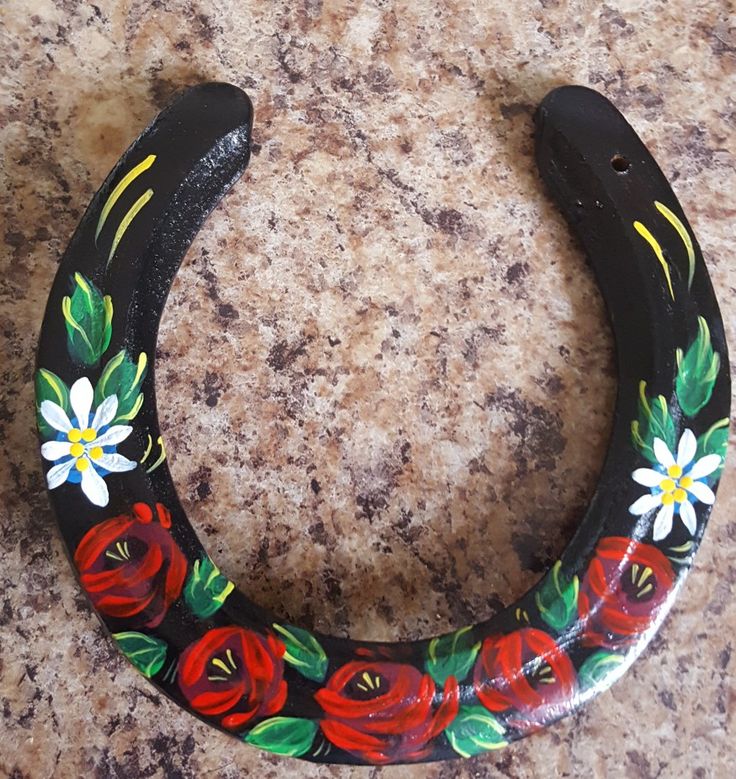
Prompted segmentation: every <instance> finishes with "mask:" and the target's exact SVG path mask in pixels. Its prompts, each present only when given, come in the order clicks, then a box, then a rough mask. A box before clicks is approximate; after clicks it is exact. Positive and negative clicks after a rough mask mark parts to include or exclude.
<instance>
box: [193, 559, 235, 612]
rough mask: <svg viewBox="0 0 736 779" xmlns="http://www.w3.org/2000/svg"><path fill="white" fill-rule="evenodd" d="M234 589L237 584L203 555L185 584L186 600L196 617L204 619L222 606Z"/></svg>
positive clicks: (196, 562)
mask: <svg viewBox="0 0 736 779" xmlns="http://www.w3.org/2000/svg"><path fill="white" fill-rule="evenodd" d="M234 589H235V585H234V584H233V583H232V582H231V581H229V580H228V579H227V578H226V577H225V576H223V575H222V574H221V573H220V570H219V569H218V567H217V566H216V565H215V564H214V563H213V562H212V560H210V558H209V557H203V558H202V559H201V560H196V561H195V563H194V565H193V566H192V572H191V573H190V574H189V578H188V579H187V583H186V584H185V585H184V600H185V601H186V603H187V605H188V606H189V608H190V609H191V610H192V612H193V614H194V615H195V616H196V617H199V618H200V619H204V618H206V617H211V616H212V615H213V614H214V613H215V612H216V611H217V610H218V609H220V608H222V604H223V603H225V599H226V598H227V596H228V595H229V594H230V593H231V592H232V591H233V590H234Z"/></svg>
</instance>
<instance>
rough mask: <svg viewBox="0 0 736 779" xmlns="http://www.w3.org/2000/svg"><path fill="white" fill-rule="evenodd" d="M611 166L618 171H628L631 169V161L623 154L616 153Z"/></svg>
mask: <svg viewBox="0 0 736 779" xmlns="http://www.w3.org/2000/svg"><path fill="white" fill-rule="evenodd" d="M611 167H612V168H613V169H614V170H615V171H616V173H626V171H627V170H628V169H629V161H628V160H627V159H626V157H624V156H623V155H621V154H614V156H613V157H611Z"/></svg>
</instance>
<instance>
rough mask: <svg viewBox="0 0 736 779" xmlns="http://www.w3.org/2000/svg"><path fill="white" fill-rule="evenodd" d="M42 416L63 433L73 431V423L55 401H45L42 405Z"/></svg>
mask: <svg viewBox="0 0 736 779" xmlns="http://www.w3.org/2000/svg"><path fill="white" fill-rule="evenodd" d="M41 416H42V417H43V418H44V419H45V420H46V421H47V422H48V423H49V424H50V425H51V427H53V428H54V430H58V431H59V432H61V433H68V432H69V431H70V430H71V429H72V423H71V422H70V421H69V417H68V416H67V415H66V411H64V409H63V408H62V407H61V406H59V405H58V404H56V403H54V401H53V400H44V401H43V402H42V403H41Z"/></svg>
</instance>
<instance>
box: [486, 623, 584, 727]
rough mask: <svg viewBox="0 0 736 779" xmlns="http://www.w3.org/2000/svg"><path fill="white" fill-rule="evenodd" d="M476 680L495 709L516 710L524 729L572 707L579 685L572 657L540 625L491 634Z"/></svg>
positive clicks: (518, 725)
mask: <svg viewBox="0 0 736 779" xmlns="http://www.w3.org/2000/svg"><path fill="white" fill-rule="evenodd" d="M473 682H474V686H475V691H476V693H477V694H478V698H479V699H480V702H481V703H482V704H483V705H484V706H485V707H486V708H487V709H488V710H489V711H494V712H498V711H506V710H507V709H514V710H515V711H516V712H518V714H519V715H520V718H519V719H516V720H515V721H514V722H513V724H514V725H516V726H517V727H519V728H521V729H524V730H528V729H530V728H536V727H539V726H541V725H544V724H546V723H548V722H551V721H552V720H555V719H558V718H559V717H561V716H562V715H563V714H565V713H566V712H567V711H569V709H570V706H571V704H572V701H573V699H574V696H575V691H576V686H577V685H576V675H575V669H574V667H573V664H572V662H571V661H570V658H569V657H568V656H567V655H566V654H565V652H564V651H563V650H562V649H561V648H560V647H559V646H558V645H557V642H556V641H555V640H554V639H553V638H552V636H549V635H547V633H545V632H544V631H542V630H537V629H535V628H521V629H520V630H515V631H514V632H513V633H510V634H509V635H507V636H500V637H491V638H487V639H486V640H485V641H484V642H483V646H482V647H481V650H480V654H479V656H478V660H477V662H476V665H475V674H474V679H473Z"/></svg>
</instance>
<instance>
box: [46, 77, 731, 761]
mask: <svg viewBox="0 0 736 779" xmlns="http://www.w3.org/2000/svg"><path fill="white" fill-rule="evenodd" d="M251 117H252V110H251V105H250V102H249V100H248V98H247V97H246V95H245V94H244V93H243V92H241V91H240V90H239V89H237V88H236V87H233V86H230V85H227V84H204V85H201V86H197V87H194V88H192V89H189V90H187V91H185V92H184V93H183V94H181V95H180V96H179V97H178V99H176V100H175V101H174V102H173V103H172V104H171V105H170V106H169V107H168V108H167V109H166V110H164V111H163V112H162V113H161V114H160V116H159V117H158V118H157V119H156V121H155V122H154V123H153V124H152V125H151V126H150V127H149V128H148V129H147V130H146V131H145V132H144V133H143V134H142V135H141V136H140V138H139V139H138V140H137V141H136V142H135V143H134V144H133V146H132V147H131V148H130V149H129V150H128V151H127V152H126V153H125V155H124V156H123V158H122V160H121V161H120V163H119V164H118V165H117V167H116V168H115V169H114V170H113V171H112V173H111V174H110V176H109V178H108V179H107V181H106V182H105V184H104V185H103V187H102V189H101V190H100V192H99V193H98V195H97V196H96V197H95V198H94V200H93V201H92V204H91V205H90V207H89V209H88V211H87V213H86V215H85V216H84V218H83V220H82V222H81V224H80V226H79V229H78V230H77V232H76V233H75V235H74V237H73V239H72V241H71V244H70V246H69V249H68V250H67V252H66V254H65V256H64V258H63V260H62V262H61V266H60V268H59V272H58V275H57V277H56V280H55V282H54V285H53V288H52V290H51V294H50V297H49V302H48V308H47V311H46V316H45V319H44V323H43V328H42V332H41V339H40V348H39V354H38V370H37V373H36V407H37V417H38V429H39V436H40V439H41V457H42V461H43V465H44V471H45V476H46V482H47V485H48V489H49V495H50V498H51V502H52V504H53V506H54V508H55V510H56V514H57V516H58V519H59V524H60V527H61V531H62V534H63V536H64V539H65V541H66V543H67V545H68V548H69V551H70V554H71V557H72V560H73V563H74V566H75V567H76V570H77V572H78V575H79V581H80V583H81V585H82V587H83V588H84V590H85V591H86V593H87V595H88V597H89V599H90V601H91V602H92V605H93V606H94V608H95V609H96V610H97V612H98V614H99V615H100V617H101V619H102V620H103V622H104V624H105V625H106V626H107V628H108V629H109V631H110V633H111V634H112V637H113V639H114V640H115V641H116V642H117V644H118V646H119V648H120V650H121V651H122V652H123V653H124V654H125V655H126V656H127V657H128V659H129V660H130V661H131V663H133V665H134V666H135V667H136V668H137V669H138V671H140V673H142V674H143V675H144V676H146V677H147V678H148V679H150V680H151V682H152V683H153V684H155V685H156V686H157V687H158V688H159V689H160V690H161V691H162V692H163V693H165V694H166V695H168V696H169V697H170V698H172V699H173V700H174V701H176V702H177V703H178V704H179V705H180V706H183V707H184V708H186V709H188V710H189V711H191V712H193V713H194V714H196V715H198V716H199V717H201V718H202V719H204V720H206V721H207V722H209V723H211V724H212V725H214V726H215V727H217V728H220V729H222V730H224V731H227V732H228V733H231V734H232V735H233V736H235V737H236V738H238V739H241V740H242V741H245V742H247V743H249V744H253V745H255V746H257V747H260V748H261V749H265V750H269V751H271V752H274V753H276V754H279V755H289V756H293V757H301V758H304V759H307V760H312V761H315V762H328V763H358V764H361V763H365V764H376V765H380V764H386V763H404V762H406V763H409V762H416V761H426V760H439V759H447V758H453V757H470V756H472V755H479V754H482V753H484V752H488V751H490V750H496V749H499V748H501V747H504V746H506V745H507V744H509V743H510V742H512V741H515V740H517V739H519V738H522V737H523V736H526V735H527V734H529V733H532V732H533V731H535V730H537V729H539V728H542V727H544V726H546V725H549V724H550V723H552V722H554V721H555V720H557V719H559V718H560V717H562V716H564V715H566V714H569V713H570V712H571V711H573V710H574V709H576V708H577V707H578V706H580V705H581V704H582V703H583V702H585V701H586V700H587V699H589V698H591V697H592V696H594V695H596V694H597V693H599V692H601V691H602V690H604V689H606V688H607V687H608V686H609V685H610V684H611V683H612V682H613V681H614V680H615V679H616V678H617V677H619V676H620V675H621V674H622V673H623V672H624V671H625V669H626V668H627V667H628V666H629V665H630V664H631V662H632V661H633V660H634V659H635V658H636V656H637V655H638V654H639V653H640V652H641V651H642V649H643V648H644V647H645V645H646V644H647V642H648V641H649V639H650V638H651V637H652V635H653V634H654V632H655V631H656V630H657V628H658V626H659V625H660V623H661V622H662V620H663V619H664V617H665V614H666V613H667V611H668V610H669V608H670V606H671V605H672V601H673V598H674V596H675V593H676V592H677V589H678V587H679V586H680V584H681V582H682V580H683V577H684V575H685V573H686V572H687V570H688V568H689V567H690V565H691V563H692V560H693V556H694V554H695V551H696V550H697V547H698V545H699V543H700V540H701V538H702V535H703V531H704V529H705V524H706V521H707V519H708V515H709V513H710V511H711V507H712V505H713V502H714V500H715V493H716V489H717V486H718V479H719V477H720V475H721V472H722V469H723V463H724V457H725V455H726V446H727V439H728V420H729V399H730V385H729V367H728V357H727V352H726V344H725V342H724V335H723V326H722V323H721V317H720V315H719V311H718V306H717V303H716V300H715V297H714V294H713V290H712V288H711V284H710V281H709V278H708V274H707V271H706V268H705V265H704V263H703V258H702V255H701V253H700V250H699V248H698V244H697V242H696V240H695V238H694V236H693V234H692V231H691V229H690V227H689V225H688V223H687V220H686V219H685V216H684V214H683V212H682V209H681V208H680V206H679V204H678V202H677V200H676V199H675V196H674V195H673V193H672V191H671V189H670V187H669V185H668V184H667V181H666V179H665V178H664V176H663V174H662V173H661V171H660V170H659V168H658V167H657V165H656V163H655V162H654V160H653V159H652V157H651V156H650V154H649V153H648V152H647V150H646V148H645V147H644V145H643V144H642V143H641V141H640V140H639V139H638V137H637V136H636V134H635V133H634V131H633V130H632V129H631V127H630V126H629V125H628V124H627V123H626V121H625V120H624V118H623V117H622V116H621V115H620V114H619V113H618V111H616V109H615V108H614V107H613V106H612V105H611V104H610V103H609V102H608V101H607V100H606V99H605V98H604V97H602V96H601V95H599V94H597V93H595V92H593V91H591V90H588V89H585V88H582V87H563V88H560V89H557V90H555V91H553V92H551V93H550V94H549V95H548V96H547V97H546V98H545V100H544V101H543V102H542V104H541V105H540V106H539V108H538V110H537V113H536V152H537V163H538V167H539V170H540V174H541V177H542V179H543V180H544V182H545V184H546V185H547V187H548V189H549V191H550V193H551V195H552V197H553V198H554V200H555V201H556V203H557V204H558V206H559V207H560V209H561V210H562V212H563V213H564V215H565V216H566V218H567V220H568V221H569V223H570V225H571V228H572V229H573V230H574V232H575V233H576V235H577V237H578V238H579V239H580V241H581V243H582V245H583V247H584V249H585V251H586V253H587V255H588V257H589V259H590V262H591V264H592V266H593V269H594V272H595V274H596V278H597V280H598V283H599V284H600V287H601V290H602V293H603V295H604V298H605V300H606V303H607V306H608V309H609V312H610V317H611V324H612V328H613V331H614V335H615V337H616V342H617V346H618V374H619V392H618V399H617V404H616V409H615V419H614V426H613V433H612V436H611V442H610V450H609V454H608V457H607V459H606V462H605V465H604V468H603V471H602V474H601V477H600V482H599V484H598V488H597V490H596V492H595V494H594V496H593V499H592V501H591V503H590V506H589V509H588V511H587V513H586V515H585V517H584V518H583V519H582V522H581V525H580V527H579V529H578V531H577V533H576V535H575V536H574V538H573V540H572V541H571V543H570V544H569V546H568V548H567V549H566V551H565V553H564V554H563V555H562V558H561V559H560V560H559V561H558V562H557V563H556V564H555V565H554V566H553V568H552V569H551V570H550V571H549V572H548V573H547V575H546V576H544V577H543V578H542V580H541V581H540V582H539V583H538V584H537V585H536V586H535V587H534V588H532V590H531V591H529V592H528V593H527V594H526V595H524V596H523V597H522V598H521V599H520V600H519V601H518V602H517V603H515V604H513V605H512V606H510V607H508V608H507V609H505V610H504V611H502V612H501V613H499V614H497V615H495V616H494V617H493V618H491V619H490V620H488V621H486V622H482V623H480V624H477V625H474V626H470V627H463V628H461V629H459V630H457V631H455V632H454V633H451V634H449V635H442V636H439V637H436V638H431V639H427V640H422V641H416V642H412V643H403V644H401V643H397V644H392V643H376V642H367V641H351V640H348V639H340V638H334V637H330V636H325V635H318V634H315V633H312V632H310V631H307V630H305V629H304V628H301V627H297V626H295V625H289V624H286V623H285V622H283V621H281V620H279V619H278V618H277V617H274V616H272V615H270V614H268V613H267V612H266V611H265V610H264V609H262V608H260V607H259V606H258V605H256V604H254V603H252V602H250V601H249V600H247V599H246V598H245V596H244V595H243V594H242V593H240V592H239V591H238V590H237V589H236V588H235V587H234V586H233V584H232V583H231V582H230V581H228V579H227V578H226V577H225V576H224V575H223V574H222V573H221V572H220V571H219V570H218V569H217V567H216V566H215V564H214V563H213V562H212V560H211V559H210V558H209V557H208V556H207V553H206V552H205V550H204V549H203V548H202V546H201V545H200V542H199V540H198V539H197V537H196V535H195V534H194V532H193V530H192V528H191V526H190V524H189V522H188V521H187V518H186V516H185V514H184V511H183V509H182V506H181V504H180V503H179V500H178V499H177V496H176V491H175V488H174V484H173V482H172V479H171V476H170V473H169V470H168V467H167V464H166V452H165V449H164V445H163V442H162V440H161V435H160V432H159V427H158V422H157V416H156V403H155V398H154V381H153V363H152V358H153V355H154V354H155V347H156V337H157V329H158V321H159V319H160V316H161V313H162V309H163V305H164V301H165V299H166V296H167V293H168V290H169V287H170V285H171V282H172V280H173V277H174V274H175V273H176V270H177V268H178V265H179V263H180V261H181V258H182V256H183V255H184V253H185V251H186V249H187V247H188V246H189V244H190V242H191V240H192V239H193V237H194V235H195V234H196V233H197V231H198V230H199V228H200V226H201V224H202V223H203V221H204V220H205V218H206V217H207V214H208V213H209V211H210V210H211V209H212V208H213V207H214V205H215V204H216V203H217V202H218V201H219V199H220V198H221V197H222V196H223V195H224V193H225V192H226V191H227V190H228V189H229V187H230V186H231V185H232V184H233V183H234V182H235V181H236V180H237V179H238V177H239V176H240V175H241V173H242V172H243V171H244V170H245V167H246V165H247V163H248V159H249V154H250V141H251ZM642 724H644V723H642Z"/></svg>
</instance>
